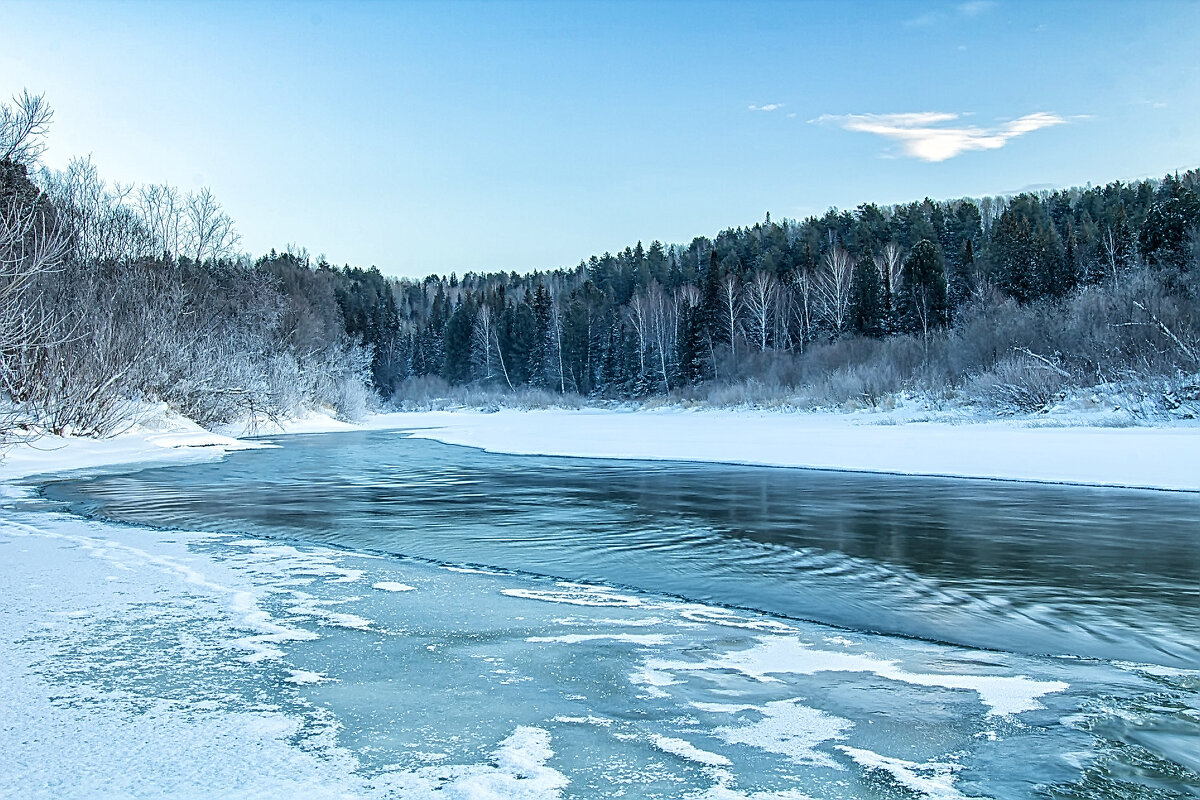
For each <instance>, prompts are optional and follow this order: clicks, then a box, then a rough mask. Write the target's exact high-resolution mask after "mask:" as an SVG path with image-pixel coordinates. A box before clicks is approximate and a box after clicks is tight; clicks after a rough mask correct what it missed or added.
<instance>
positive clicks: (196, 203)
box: [184, 186, 242, 263]
mask: <svg viewBox="0 0 1200 800" xmlns="http://www.w3.org/2000/svg"><path fill="white" fill-rule="evenodd" d="M184 218H185V220H186V222H187V232H188V237H189V244H190V247H189V248H188V250H189V253H195V261H196V262H197V263H203V262H204V261H205V260H206V259H209V258H224V257H227V256H231V255H233V250H234V248H235V247H237V245H238V242H240V241H241V238H242V237H241V236H239V235H238V233H237V231H236V230H234V227H233V219H232V218H231V217H230V216H229V215H228V214H226V213H225V212H224V211H222V210H221V204H220V203H218V202H217V199H216V198H215V197H213V194H212V191H211V190H209V188H208V187H207V186H206V187H204V188H203V189H201V190H200V191H198V192H191V193H189V194H188V196H187V201H186V203H185V204H184Z"/></svg>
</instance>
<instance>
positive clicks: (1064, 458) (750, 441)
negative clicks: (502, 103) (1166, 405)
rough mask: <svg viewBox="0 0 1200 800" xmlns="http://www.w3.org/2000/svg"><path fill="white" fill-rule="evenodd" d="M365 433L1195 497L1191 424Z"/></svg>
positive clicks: (491, 428)
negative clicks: (1192, 494) (1179, 493)
mask: <svg viewBox="0 0 1200 800" xmlns="http://www.w3.org/2000/svg"><path fill="white" fill-rule="evenodd" d="M370 427H375V428H404V429H412V430H411V432H409V434H408V435H410V436H413V437H416V438H423V439H432V440H435V441H439V442H444V443H446V444H457V445H466V446H469V447H477V448H480V449H483V450H486V451H488V452H497V453H510V454H515V455H550V456H575V457H586V458H616V459H639V460H668V461H702V462H716V463H729V464H746V465H756V466H771V467H799V468H806V469H822V470H839V471H853V472H873V473H888V474H898V475H923V476H937V477H955V478H986V479H996V480H1010V481H1028V482H1038V483H1065V484H1080V485H1087V486H1109V487H1126V488H1139V489H1165V490H1173V491H1190V492H1195V491H1200V426H1196V425H1172V426H1164V427H1145V428H1103V427H1088V426H1085V425H1078V426H1064V427H1043V426H1033V425H1029V424H1021V422H1020V421H970V422H962V423H950V422H896V421H894V420H893V419H892V418H889V417H888V416H885V415H876V414H840V413H795V414H786V413H774V412H753V411H681V410H664V411H592V410H588V411H558V410H553V411H498V412H496V413H492V414H487V413H477V412H425V413H413V414H388V415H381V416H380V417H378V418H375V419H373V420H372V421H371V423H370Z"/></svg>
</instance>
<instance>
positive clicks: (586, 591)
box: [500, 586, 642, 608]
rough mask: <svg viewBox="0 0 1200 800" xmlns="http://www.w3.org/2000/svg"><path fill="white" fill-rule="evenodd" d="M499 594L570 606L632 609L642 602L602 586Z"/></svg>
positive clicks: (509, 591) (501, 592)
mask: <svg viewBox="0 0 1200 800" xmlns="http://www.w3.org/2000/svg"><path fill="white" fill-rule="evenodd" d="M500 594H502V595H506V596H508V597H520V598H524V599H526V600H541V601H543V602H546V603H566V604H567V605H572V606H601V607H604V606H624V607H627V608H633V607H636V606H640V605H641V604H642V601H641V600H640V599H639V598H637V597H631V596H629V595H623V594H617V593H615V592H614V591H613V590H612V589H608V588H606V587H603V586H570V587H562V588H559V589H501V590H500Z"/></svg>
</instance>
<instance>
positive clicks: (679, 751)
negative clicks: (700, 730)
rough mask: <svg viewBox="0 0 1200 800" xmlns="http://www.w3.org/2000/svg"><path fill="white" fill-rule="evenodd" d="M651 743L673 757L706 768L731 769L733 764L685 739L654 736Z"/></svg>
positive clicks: (718, 754) (723, 757)
mask: <svg viewBox="0 0 1200 800" xmlns="http://www.w3.org/2000/svg"><path fill="white" fill-rule="evenodd" d="M650 743H651V744H652V745H654V746H655V747H657V748H658V749H659V750H662V751H663V752H664V753H668V754H670V755H673V756H678V757H679V758H682V759H684V760H686V761H694V762H696V763H697V764H703V765H704V766H706V767H730V766H733V762H732V761H730V760H729V759H728V758H726V757H725V756H723V755H721V754H720V753H710V752H709V751H707V750H701V749H700V748H698V747H696V746H695V745H693V744H692V743H691V742H689V741H686V740H684V739H676V738H674V737H671V736H662V735H660V734H654V735H653V736H651V737H650Z"/></svg>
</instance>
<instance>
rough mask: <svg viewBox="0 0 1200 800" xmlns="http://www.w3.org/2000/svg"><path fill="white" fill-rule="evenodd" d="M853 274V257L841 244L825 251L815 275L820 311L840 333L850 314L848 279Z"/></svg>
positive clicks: (849, 279)
mask: <svg viewBox="0 0 1200 800" xmlns="http://www.w3.org/2000/svg"><path fill="white" fill-rule="evenodd" d="M853 276H854V259H853V258H852V257H851V256H850V253H848V252H847V251H846V249H845V248H844V247H842V246H841V245H834V246H833V247H830V248H829V249H828V250H827V251H825V260H824V263H823V268H822V270H821V272H820V273H819V274H818V276H817V281H816V288H817V295H818V297H820V300H821V311H822V313H823V314H824V316H825V319H826V320H827V321H828V322H829V324H830V325H832V326H833V329H834V330H835V331H837V332H838V333H841V332H842V331H843V330H844V329H845V327H846V322H847V320H848V318H849V314H850V281H851V279H852V278H853Z"/></svg>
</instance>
